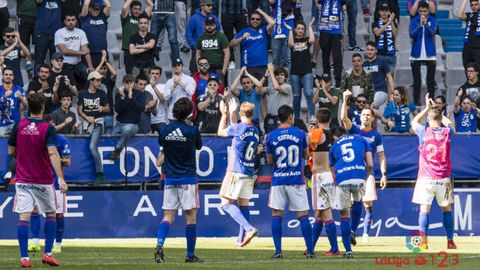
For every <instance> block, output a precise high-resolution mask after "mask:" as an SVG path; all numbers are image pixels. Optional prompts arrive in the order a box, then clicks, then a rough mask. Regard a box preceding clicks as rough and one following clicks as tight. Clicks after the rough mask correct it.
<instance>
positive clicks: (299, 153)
mask: <svg viewBox="0 0 480 270" xmlns="http://www.w3.org/2000/svg"><path fill="white" fill-rule="evenodd" d="M307 147H308V142H307V136H306V134H305V132H304V131H303V130H301V129H299V128H297V127H287V128H282V127H279V128H277V129H275V130H274V131H272V132H270V133H269V134H268V137H267V143H266V148H267V154H270V155H273V160H274V166H273V176H272V186H280V185H303V184H304V181H303V167H304V163H305V160H304V159H303V151H304V150H305V149H306V148H307Z"/></svg>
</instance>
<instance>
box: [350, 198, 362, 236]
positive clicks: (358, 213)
mask: <svg viewBox="0 0 480 270" xmlns="http://www.w3.org/2000/svg"><path fill="white" fill-rule="evenodd" d="M362 209H363V204H362V201H359V202H353V205H352V209H351V210H350V217H351V220H352V224H351V227H352V232H353V233H355V232H356V231H357V229H358V225H359V224H360V218H361V217H362Z"/></svg>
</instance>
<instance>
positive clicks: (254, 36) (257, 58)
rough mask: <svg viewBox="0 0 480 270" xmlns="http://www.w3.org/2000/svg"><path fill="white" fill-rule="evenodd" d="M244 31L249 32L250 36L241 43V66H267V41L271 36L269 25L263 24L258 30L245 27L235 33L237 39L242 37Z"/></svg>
mask: <svg viewBox="0 0 480 270" xmlns="http://www.w3.org/2000/svg"><path fill="white" fill-rule="evenodd" d="M244 33H249V34H250V36H249V37H248V38H246V39H245V40H243V41H242V42H241V43H240V52H241V57H242V59H241V60H242V61H241V66H242V67H244V66H247V67H258V66H266V65H267V64H268V50H267V41H268V39H269V38H270V37H269V35H268V31H267V26H266V25H262V26H261V27H260V28H259V29H256V30H255V29H253V28H251V27H245V28H243V29H242V30H240V31H239V32H238V33H237V34H236V35H235V39H239V38H241V37H242V36H243V34H244Z"/></svg>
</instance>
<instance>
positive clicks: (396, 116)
mask: <svg viewBox="0 0 480 270" xmlns="http://www.w3.org/2000/svg"><path fill="white" fill-rule="evenodd" d="M410 113H411V114H412V115H413V116H415V115H417V111H416V107H415V104H414V103H413V102H410V100H409V97H408V90H407V88H406V87H404V86H397V87H395V89H394V90H393V100H391V101H390V102H388V103H387V107H386V108H385V110H384V111H383V117H382V116H381V115H378V118H380V121H381V122H382V124H385V125H386V126H387V128H388V129H389V130H390V131H391V132H398V133H405V132H410V133H412V134H413V130H411V125H410Z"/></svg>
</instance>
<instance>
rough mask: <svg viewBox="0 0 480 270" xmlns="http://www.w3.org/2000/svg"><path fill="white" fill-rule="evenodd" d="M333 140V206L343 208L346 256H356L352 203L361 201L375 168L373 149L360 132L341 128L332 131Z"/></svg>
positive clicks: (342, 218) (342, 227) (331, 162)
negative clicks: (351, 224) (355, 132)
mask: <svg viewBox="0 0 480 270" xmlns="http://www.w3.org/2000/svg"><path fill="white" fill-rule="evenodd" d="M330 134H331V136H332V140H333V141H334V143H333V144H332V147H331V148H330V153H329V160H330V170H331V171H332V174H333V175H334V176H335V183H336V186H335V201H334V203H333V208H334V209H337V210H340V217H341V221H340V230H341V232H342V242H343V246H344V247H345V254H344V255H343V256H344V257H345V258H348V259H351V258H353V253H352V248H351V245H350V232H351V229H350V206H351V205H352V198H353V200H354V201H355V202H359V201H361V200H362V196H363V194H364V191H365V179H366V178H367V177H368V176H369V175H370V173H371V171H372V168H373V157H372V150H371V148H370V145H369V143H368V142H367V141H366V140H365V139H364V138H362V137H360V136H358V135H352V134H348V135H347V131H346V130H345V129H344V128H342V127H335V128H333V129H332V131H331V133H330Z"/></svg>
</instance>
